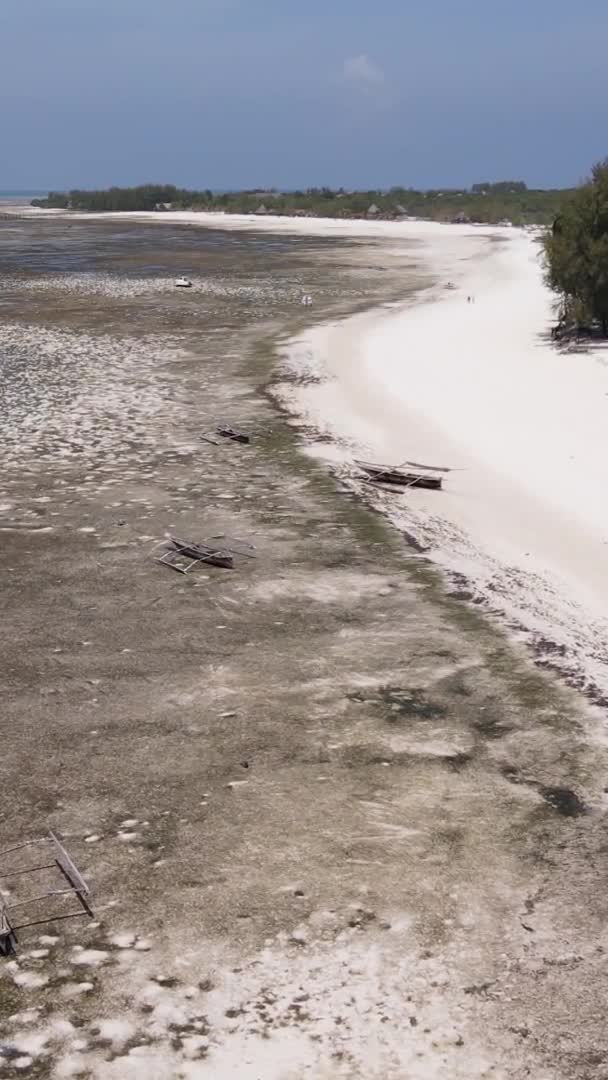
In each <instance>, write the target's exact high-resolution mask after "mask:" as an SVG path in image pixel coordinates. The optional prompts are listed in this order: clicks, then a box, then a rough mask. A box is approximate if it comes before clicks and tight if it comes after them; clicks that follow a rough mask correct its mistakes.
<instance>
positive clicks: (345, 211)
mask: <svg viewBox="0 0 608 1080" xmlns="http://www.w3.org/2000/svg"><path fill="white" fill-rule="evenodd" d="M567 195H568V192H565V191H532V190H530V191H529V190H528V189H527V188H526V185H525V184H524V183H523V181H521V180H518V181H515V180H504V181H500V182H498V183H483V184H474V185H473V188H472V189H471V190H470V191H469V190H464V189H462V190H461V189H458V190H450V189H446V190H434V191H414V190H413V189H412V188H402V187H395V188H391V189H390V191H345V190H344V189H343V188H340V189H338V190H333V189H331V188H308V189H306V190H305V191H290V192H279V191H276V190H270V191H258V190H256V191H238V192H222V193H218V192H211V191H185V190H182V189H180V188H176V187H174V186H173V185H170V184H142V185H141V186H140V187H133V188H118V187H113V188H109V189H108V190H107V191H78V190H75V191H70V192H56V191H54V192H51V193H50V195H49V196H48V198H46V199H35V200H34V201H33V203H32V205H33V206H41V207H45V208H47V207H54V208H58V209H70V210H92V211H110V210H114V211H120V210H163V209H167V208H170V209H172V210H184V209H194V210H219V211H224V212H226V213H235V214H236V213H245V214H255V213H272V214H300V215H302V216H304V215H306V216H315V217H342V218H360V217H376V218H387V219H394V218H399V217H403V216H410V217H417V218H427V219H430V220H433V221H454V220H458V219H460V220H463V221H472V222H480V223H482V224H488V223H496V222H499V221H503V220H508V221H511V222H512V223H513V224H514V225H526V224H550V223H551V222H552V221H553V220H554V218H555V217H556V215H557V214H558V213H559V211H560V209H561V207H562V205H563V203H564V201H565V199H566V197H567Z"/></svg>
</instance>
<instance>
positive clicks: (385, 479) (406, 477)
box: [356, 461, 443, 491]
mask: <svg viewBox="0 0 608 1080" xmlns="http://www.w3.org/2000/svg"><path fill="white" fill-rule="evenodd" d="M356 464H357V465H358V466H359V468H360V469H362V470H363V472H364V473H366V474H367V477H368V479H369V480H370V481H371V482H372V483H373V484H394V485H395V486H397V487H403V488H411V487H412V488H413V487H420V488H429V489H431V490H433V491H439V490H440V489H441V486H442V483H443V479H442V477H441V476H437V474H436V473H435V472H432V471H431V470H430V469H428V467H427V466H425V465H419V466H418V469H421V470H423V471H421V472H418V471H415V472H414V471H412V470H411V468H409V469H407V470H405V469H402V468H401V467H398V466H394V465H376V464H374V463H372V462H369V461H357V462H356Z"/></svg>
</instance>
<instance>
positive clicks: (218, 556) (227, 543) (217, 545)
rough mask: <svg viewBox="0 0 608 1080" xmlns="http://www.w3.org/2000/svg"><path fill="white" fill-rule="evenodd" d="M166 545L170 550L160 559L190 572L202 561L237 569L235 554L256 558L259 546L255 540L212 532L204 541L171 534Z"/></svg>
mask: <svg viewBox="0 0 608 1080" xmlns="http://www.w3.org/2000/svg"><path fill="white" fill-rule="evenodd" d="M162 545H163V546H164V547H165V549H166V550H165V552H164V554H163V555H161V556H160V558H158V559H157V560H156V561H157V562H159V563H162V565H163V566H168V567H170V568H171V570H177V572H178V573H180V574H189V573H190V571H191V570H192V569H193V568H194V567H195V566H198V565H199V564H200V563H207V564H209V565H210V566H221V567H223V568H224V569H225V570H233V569H234V556H235V555H242V556H244V557H245V558H248V559H254V558H255V548H254V547H253V545H252V544H248V543H246V541H244V540H237V539H236V538H235V537H231V536H225V535H224V534H223V533H220V534H218V535H217V536H209V537H207V538H206V539H205V540H201V541H200V542H198V541H193V540H180V539H179V537H177V536H168V537H166V539H165V540H163V541H162ZM158 546H159V545H157V547H158Z"/></svg>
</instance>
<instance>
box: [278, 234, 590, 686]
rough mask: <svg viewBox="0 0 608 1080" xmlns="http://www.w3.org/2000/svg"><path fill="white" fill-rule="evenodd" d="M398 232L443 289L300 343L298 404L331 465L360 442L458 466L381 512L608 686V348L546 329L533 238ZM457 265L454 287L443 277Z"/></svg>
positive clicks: (402, 456)
mask: <svg viewBox="0 0 608 1080" xmlns="http://www.w3.org/2000/svg"><path fill="white" fill-rule="evenodd" d="M392 228H393V229H394V230H397V229H399V228H401V229H403V230H404V236H405V233H406V232H407V233H408V234H409V235H410V236H414V237H415V238H416V239H419V240H420V239H423V240H424V241H425V243H426V251H425V253H424V255H425V258H426V259H427V260H428V263H429V264H430V266H431V268H432V269H433V271H434V272H435V274H436V275H437V277H438V281H439V286H438V288H437V289H436V290H435V292H434V294H432V299H431V300H430V302H426V303H420V304H417V305H415V306H411V305H410V306H408V307H406V308H405V309H403V310H398V311H394V310H389V311H387V310H383V311H378V312H374V313H371V314H368V315H364V316H358V317H356V318H354V319H350V320H346V321H344V322H342V323H340V324H337V325H334V326H331V327H319V328H317V329H315V330H313V331H311V332H310V333H309V334H306V335H305V336H304V337H303V338H301V339H299V340H298V341H296V342H293V343H291V344H290V346H289V348H288V350H287V354H288V358H287V362H288V364H289V366H290V367H291V368H292V369H293V368H294V366H295V367H296V369H297V368H298V367H302V366H304V367H306V366H307V365H309V366H312V369H313V370H314V371H315V372H316V373H317V374H320V375H321V380H322V381H321V382H320V383H318V384H309V385H306V386H304V387H301V388H298V390H297V391H296V393H295V397H294V393H293V389H292V388H290V390H289V391H288V393H287V396H288V398H291V401H292V407H294V408H296V409H297V410H299V411H302V412H304V413H305V415H306V417H307V420H308V421H311V420H312V421H313V422H315V423H317V424H318V425H321V426H322V427H323V428H324V429H325V430H330V431H332V432H333V433H334V434H335V435H336V436H337V438H338V440H339V441H341V442H342V449H341V450H340V451H339V453H338V455H336V454H335V452H333V453H332V452H331V451H330V454H331V456H333V457H334V460H335V457H336V456H338V457H339V458H340V459H342V460H346V461H348V460H352V458H353V456H356V453H357V447H360V448H361V449H363V450H364V451H365V455H367V456H369V457H371V459H372V460H380V461H387V462H394V463H399V462H402V461H404V460H406V459H410V460H415V461H423V462H429V463H431V464H437V465H449V466H452V467H453V468H454V469H455V470H456V471H454V472H452V473H450V474H449V475H448V477H447V479H446V480H445V485H444V486H445V490H444V492H443V493H442V494H441V495H437V494H434V493H428V492H421V491H418V492H411V493H409V494H408V495H406V496H400V495H387V496H382V497H381V498H380V500H379V501H380V502H381V504H382V508H383V509H384V511H385V512H386V513H388V514H389V515H390V516H391V517H392V518H393V520H395V522H396V523H397V524H402V525H403V526H404V527H406V528H407V529H408V531H409V532H413V533H414V534H417V535H418V537H419V538H420V539H421V540H422V541H423V542H424V543H425V544H427V545H429V547H430V549H431V555H432V557H433V558H435V559H436V561H437V562H438V563H439V564H440V565H442V566H444V567H446V568H448V569H450V570H452V571H457V572H460V573H463V574H464V575H465V576H466V578H467V580H468V582H469V583H470V586H471V587H472V589H473V591H474V592H476V593H477V594H478V595H479V596H481V597H483V598H484V599H485V600H486V601H487V602H488V603H489V604H490V606H491V607H492V608H493V609H494V610H496V611H498V612H499V613H501V614H503V615H504V616H506V617H507V618H508V620H509V622H510V624H511V625H512V627H514V628H515V629H516V630H517V631H518V632H522V633H523V634H524V636H526V637H528V639H530V638H531V639H532V640H533V641H534V643H535V644H536V645H537V647H538V646H540V649H541V653H543V651H545V653H546V657H547V659H549V660H550V662H551V663H556V664H558V665H560V666H562V667H563V668H564V670H566V671H567V672H568V674H569V675H570V676H571V677H572V678H573V679H574V681H576V682H577V683H578V684H579V685H583V683H586V684H590V683H594V684H595V685H596V686H597V687H599V688H601V690H602V691H606V690H608V619H607V618H606V615H605V613H606V610H607V608H608V603H607V602H608V583H607V576H606V570H607V569H608V504H607V503H606V500H605V499H604V498H603V493H604V490H605V474H606V457H607V455H606V451H607V450H608V429H607V425H606V421H607V419H608V363H607V361H608V356H607V354H606V353H605V352H604V351H602V350H595V351H593V350H591V351H589V352H581V353H568V352H558V351H557V350H556V349H555V348H553V347H552V345H551V343H550V341H549V340H547V331H548V328H549V326H550V324H551V320H552V298H551V296H550V294H549V293H548V291H547V290H546V289H545V287H544V285H543V281H542V271H541V266H540V262H539V255H538V252H539V249H538V244H537V242H536V240H535V238H534V236H533V235H530V234H529V233H524V232H522V231H520V230H504V229H500V230H479V229H466V228H458V229H446V228H442V227H440V226H439V227H438V226H433V225H423V224H418V223H416V224H413V225H411V226H410V225H406V226H401V227H400V226H393V227H392ZM393 235H394V233H393ZM493 240H494V241H495V242H492V241H493ZM448 278H449V279H451V280H452V281H454V282H456V283H457V284H458V289H457V290H455V291H450V292H446V291H445V289H444V288H442V285H445V282H446V280H447V279H448ZM468 295H473V296H474V298H475V302H474V303H472V304H469V303H467V296H468ZM324 376H325V377H324ZM345 442H346V445H347V446H348V450H344V443H345ZM315 452H317V451H315ZM322 452H323V453H324V454H325V453H326V452H327V451H326V447H325V446H324V447H323V450H322ZM460 470H462V471H460Z"/></svg>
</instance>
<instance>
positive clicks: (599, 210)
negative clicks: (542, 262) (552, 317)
mask: <svg viewBox="0 0 608 1080" xmlns="http://www.w3.org/2000/svg"><path fill="white" fill-rule="evenodd" d="M544 244H545V255H546V265H547V282H548V284H549V285H550V287H551V288H552V289H553V290H554V291H555V292H557V293H558V294H559V295H560V296H561V298H562V311H561V322H562V324H563V325H565V326H578V327H580V326H585V327H588V328H590V327H593V325H594V323H597V324H599V326H601V329H602V333H603V334H604V335H606V334H607V333H608V160H606V161H603V162H600V163H599V164H598V165H596V166H595V167H594V168H593V171H592V174H591V178H590V180H589V181H588V182H587V183H586V184H584V185H582V187H580V188H578V189H577V190H576V192H575V193H574V194H573V196H572V198H570V199H568V200H567V202H566V203H565V204H564V206H563V207H562V209H561V211H560V213H559V214H558V215H557V217H556V218H555V221H554V223H553V228H552V230H551V231H550V232H549V233H548V234H547V236H546V237H545V241H544Z"/></svg>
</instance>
